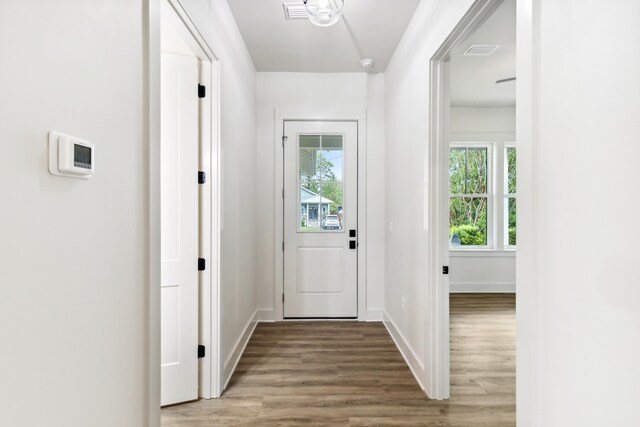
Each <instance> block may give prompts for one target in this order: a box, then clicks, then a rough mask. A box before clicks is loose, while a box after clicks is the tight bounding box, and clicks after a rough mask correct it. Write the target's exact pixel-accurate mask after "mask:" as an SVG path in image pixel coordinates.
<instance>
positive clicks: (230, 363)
mask: <svg viewBox="0 0 640 427" xmlns="http://www.w3.org/2000/svg"><path fill="white" fill-rule="evenodd" d="M257 325H258V310H256V311H255V312H254V313H253V315H252V316H251V318H250V319H249V322H248V323H247V326H245V328H244V332H243V333H242V335H240V337H239V338H238V341H236V344H235V345H234V346H233V351H232V352H231V355H230V356H229V358H228V359H227V360H226V361H225V363H224V367H223V373H222V375H223V377H222V378H223V381H224V382H223V384H224V386H223V387H222V391H224V390H226V388H227V385H228V384H229V380H231V376H232V375H233V372H234V371H235V370H236V367H237V366H238V362H239V361H240V358H241V357H242V353H244V349H245V348H246V347H247V344H248V343H249V340H250V339H251V336H252V335H253V331H254V330H255V329H256V326H257Z"/></svg>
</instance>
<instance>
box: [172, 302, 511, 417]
mask: <svg viewBox="0 0 640 427" xmlns="http://www.w3.org/2000/svg"><path fill="white" fill-rule="evenodd" d="M450 310H451V369H452V371H451V399H450V400H448V401H435V400H429V399H427V398H426V397H425V395H424V393H423V392H422V390H421V389H420V386H419V385H418V384H417V383H416V381H415V379H414V378H413V375H412V374H411V371H410V370H409V368H408V367H407V365H406V364H405V362H404V360H403V358H402V356H401V355H400V353H399V352H398V350H397V348H396V346H395V344H394V343H393V341H392V340H391V337H390V336H389V334H388V332H387V330H386V329H385V327H384V326H383V325H382V323H361V322H285V323H261V324H259V325H258V326H257V328H256V330H255V332H254V334H253V336H252V338H251V340H250V342H249V344H248V345H247V348H246V350H245V352H244V354H243V356H242V358H241V360H240V362H239V364H238V367H237V369H236V372H235V373H234V375H233V377H232V378H231V381H230V382H229V386H228V388H227V390H226V391H225V393H224V395H223V396H222V397H221V398H220V399H214V400H200V401H198V402H193V403H188V404H184V405H177V406H173V407H169V408H165V409H163V410H162V425H163V426H165V427H178V426H180V427H182V426H184V427H186V426H189V427H191V426H218V425H237V426H239V425H252V426H291V425H310V426H311V425H312V426H491V427H498V426H514V425H515V297H514V296H513V295H507V294H453V295H451V309H450Z"/></svg>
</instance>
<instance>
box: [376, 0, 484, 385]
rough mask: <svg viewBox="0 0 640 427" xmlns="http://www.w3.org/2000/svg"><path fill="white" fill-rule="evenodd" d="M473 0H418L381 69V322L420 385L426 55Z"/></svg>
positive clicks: (426, 376)
mask: <svg viewBox="0 0 640 427" xmlns="http://www.w3.org/2000/svg"><path fill="white" fill-rule="evenodd" d="M471 4H472V1H471V0H457V1H447V0H434V1H422V2H421V3H420V6H419V7H418V9H417V11H416V14H415V15H414V17H413V19H412V21H411V23H410V25H409V27H408V28H407V31H406V32H405V34H404V36H403V38H402V40H401V42H400V44H399V45H398V48H397V49H396V51H395V53H394V55H393V58H392V59H391V62H390V64H389V66H388V68H387V71H386V73H385V94H386V97H385V98H386V103H385V106H386V135H387V138H386V156H385V169H386V171H387V173H386V174H385V182H386V202H387V203H386V207H387V209H386V217H387V218H386V221H387V222H388V224H387V239H386V245H387V246H386V249H385V253H386V264H385V269H386V271H385V277H386V287H385V312H386V315H387V320H388V321H387V325H388V326H390V329H391V330H392V332H395V338H396V340H397V341H398V340H400V342H401V346H402V347H403V348H404V352H405V356H406V357H407V359H408V361H409V363H410V366H411V368H412V369H413V370H414V372H415V373H416V375H417V376H418V378H419V379H420V380H421V381H422V383H423V385H424V386H425V387H426V388H427V389H430V388H431V385H432V384H433V383H434V382H435V378H434V377H433V375H434V373H433V372H432V371H430V370H429V369H425V367H427V366H429V362H430V359H428V358H429V357H430V355H429V352H427V351H426V349H425V341H426V336H427V330H428V322H429V321H430V320H429V313H428V310H427V284H428V280H429V273H430V272H429V271H428V268H427V266H428V264H429V257H430V256H431V254H430V253H429V251H428V247H427V244H428V241H429V239H428V237H429V235H428V233H429V230H427V229H426V224H428V221H427V219H428V218H427V213H428V209H427V208H428V206H427V202H428V200H427V198H426V197H427V195H428V191H427V190H428V187H427V184H428V183H427V177H428V176H429V175H428V173H429V171H428V170H427V150H426V149H427V141H428V140H429V126H428V124H429V60H430V58H431V57H432V56H433V54H434V53H435V51H436V50H437V49H438V48H439V47H440V45H441V44H442V43H443V41H444V40H445V38H446V37H447V36H448V35H449V34H450V32H451V31H452V30H453V28H454V27H455V25H456V24H457V22H458V21H459V20H460V19H461V18H462V16H463V15H464V13H465V12H466V11H467V10H468V8H469V7H470V6H471Z"/></svg>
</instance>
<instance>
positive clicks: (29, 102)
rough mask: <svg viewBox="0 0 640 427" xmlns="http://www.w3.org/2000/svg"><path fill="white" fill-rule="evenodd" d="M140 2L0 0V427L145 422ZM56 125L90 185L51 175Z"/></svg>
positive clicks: (145, 195)
mask: <svg viewBox="0 0 640 427" xmlns="http://www.w3.org/2000/svg"><path fill="white" fill-rule="evenodd" d="M143 3H144V2H142V1H127V2H124V1H118V2H116V1H105V0H103V1H97V2H86V1H79V0H66V1H56V2H50V1H44V0H42V1H36V0H32V1H2V2H0V52H2V54H0V69H1V70H2V71H0V94H1V95H0V132H1V134H2V142H1V143H0V177H1V179H0V194H1V195H2V196H1V197H2V199H1V202H0V360H1V363H0V402H2V404H1V405H0V406H1V407H2V410H0V424H1V425H3V426H44V425H46V426H86V425H91V426H105V427H106V426H116V425H117V426H135V427H139V426H142V425H147V423H148V420H147V416H148V415H147V403H148V401H147V400H148V398H149V390H148V389H147V388H146V387H147V381H148V377H147V373H148V368H147V366H146V364H147V363H146V362H147V360H148V359H147V357H148V353H147V342H148V334H147V331H146V324H147V316H148V313H147V300H148V293H147V291H148V276H147V254H148V250H149V249H148V245H147V243H146V242H147V239H148V234H147V225H148V221H147V218H146V212H145V206H146V204H147V199H148V192H147V190H146V185H147V176H148V169H147V167H146V159H147V146H146V143H145V120H144V108H143V106H144V99H143V93H144V92H143V88H144V78H143V76H144V69H143V53H144V49H143V32H144V31H143V10H144V8H143ZM54 129H55V130H58V131H61V132H65V133H69V134H71V135H75V136H78V137H81V138H84V139H87V140H89V141H91V142H92V143H94V144H95V146H96V173H95V176H93V177H92V178H91V179H90V180H88V181H84V180H77V179H70V178H64V177H56V176H52V175H50V174H49V172H48V163H47V159H48V157H47V156H48V154H47V153H48V149H47V133H48V132H49V131H51V130H54ZM158 370H159V366H158Z"/></svg>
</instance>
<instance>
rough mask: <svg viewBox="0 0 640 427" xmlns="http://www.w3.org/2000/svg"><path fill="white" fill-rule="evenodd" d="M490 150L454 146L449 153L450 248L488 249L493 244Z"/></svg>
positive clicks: (469, 146)
mask: <svg viewBox="0 0 640 427" xmlns="http://www.w3.org/2000/svg"><path fill="white" fill-rule="evenodd" d="M489 159H490V146H488V145H475V144H474V145H466V146H462V145H452V146H451V148H450V150H449V244H450V246H451V247H488V246H489V244H490V242H489V238H490V236H491V235H490V232H489V225H490V222H489V210H490V209H489V208H490V201H491V200H490V193H489V188H490V182H489V177H490V173H491V171H490V163H489Z"/></svg>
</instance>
